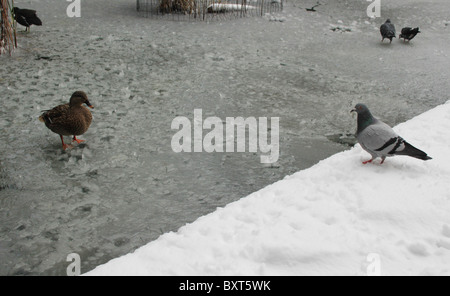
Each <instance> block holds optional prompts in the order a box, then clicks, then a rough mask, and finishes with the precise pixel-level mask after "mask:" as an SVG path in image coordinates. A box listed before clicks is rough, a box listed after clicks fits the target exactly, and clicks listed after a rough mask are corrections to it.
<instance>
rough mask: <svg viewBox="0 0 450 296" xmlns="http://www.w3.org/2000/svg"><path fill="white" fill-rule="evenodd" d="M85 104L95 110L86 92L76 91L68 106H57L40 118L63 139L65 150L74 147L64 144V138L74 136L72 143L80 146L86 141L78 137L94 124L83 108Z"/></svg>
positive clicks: (88, 113) (88, 112)
mask: <svg viewBox="0 0 450 296" xmlns="http://www.w3.org/2000/svg"><path fill="white" fill-rule="evenodd" d="M83 104H86V105H87V106H88V107H90V108H94V106H92V105H91V103H90V102H89V100H88V98H87V95H86V93H85V92H83V91H76V92H74V93H73V94H72V96H71V97H70V101H69V103H68V104H64V105H59V106H56V107H55V108H53V109H51V110H48V111H45V112H44V113H43V114H42V115H41V116H40V117H39V120H40V121H42V122H44V123H45V126H46V127H47V128H49V129H50V130H51V131H52V132H54V133H56V134H58V135H59V136H60V137H61V142H62V148H63V150H66V148H68V147H72V145H70V144H69V145H68V144H65V143H64V139H63V136H73V140H72V142H74V141H76V142H77V143H78V144H79V143H81V142H84V140H79V139H77V136H79V135H82V134H84V133H85V132H86V131H87V130H88V128H89V126H90V125H91V122H92V114H91V112H90V111H89V110H88V109H87V108H85V107H83V106H82V105H83Z"/></svg>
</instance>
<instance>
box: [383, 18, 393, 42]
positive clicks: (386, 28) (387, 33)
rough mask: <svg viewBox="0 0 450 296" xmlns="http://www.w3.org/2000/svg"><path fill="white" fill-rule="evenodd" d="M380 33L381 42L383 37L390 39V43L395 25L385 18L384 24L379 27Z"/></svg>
mask: <svg viewBox="0 0 450 296" xmlns="http://www.w3.org/2000/svg"><path fill="white" fill-rule="evenodd" d="M380 33H381V36H382V37H383V39H381V42H383V41H384V39H385V38H387V39H389V40H391V42H390V43H392V38H395V26H394V25H393V24H392V23H391V20H390V19H387V20H386V22H385V23H384V24H382V25H381V27H380Z"/></svg>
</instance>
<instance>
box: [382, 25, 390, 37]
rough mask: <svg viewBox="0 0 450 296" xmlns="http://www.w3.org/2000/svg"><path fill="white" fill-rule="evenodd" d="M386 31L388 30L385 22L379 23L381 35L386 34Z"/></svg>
mask: <svg viewBox="0 0 450 296" xmlns="http://www.w3.org/2000/svg"><path fill="white" fill-rule="evenodd" d="M387 32H388V28H387V26H386V24H383V25H381V27H380V33H381V36H383V37H384V36H386V34H387Z"/></svg>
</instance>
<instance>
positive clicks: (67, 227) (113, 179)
mask: <svg viewBox="0 0 450 296" xmlns="http://www.w3.org/2000/svg"><path fill="white" fill-rule="evenodd" d="M323 2H324V4H323V5H321V6H320V7H319V8H317V10H318V11H317V12H316V13H309V12H306V11H305V10H304V9H302V8H300V6H302V5H303V3H302V1H288V3H287V4H286V5H287V7H285V8H286V9H285V12H283V13H277V14H275V15H274V16H273V17H272V16H266V17H261V18H243V19H236V18H233V19H230V20H223V21H216V22H210V23H203V22H188V21H183V22H177V21H172V20H163V19H151V18H143V17H139V16H138V14H137V13H136V11H135V2H134V1H130V0H118V1H108V0H98V1H84V2H82V17H81V18H68V17H67V15H66V7H67V5H68V2H65V1H57V2H55V1H50V0H40V1H31V2H30V1H28V2H25V1H24V2H17V5H18V6H19V5H22V4H23V5H22V6H23V7H25V6H27V7H29V8H36V9H37V10H38V15H39V16H40V17H41V19H42V20H43V23H44V25H43V26H42V27H33V28H32V30H31V33H30V34H23V33H19V34H18V35H19V49H18V50H17V51H16V52H15V53H14V55H13V56H12V57H8V56H4V55H2V56H1V57H0V88H1V90H2V91H1V94H0V96H1V97H0V106H1V108H0V129H1V131H2V133H1V134H0V142H1V145H0V165H1V167H0V181H1V183H0V237H1V240H0V258H1V260H0V274H2V275H9V274H65V270H66V266H67V262H66V261H65V260H66V256H67V255H68V254H70V253H73V252H76V253H79V254H80V256H81V258H82V270H83V272H85V271H87V270H90V269H92V268H94V267H95V266H97V265H99V264H102V263H104V262H106V261H108V260H109V259H111V258H114V257H117V256H120V255H123V254H126V253H128V252H130V251H133V250H134V249H136V248H137V247H139V246H141V245H143V244H145V243H147V242H149V241H152V240H154V239H156V238H158V237H159V236H160V235H161V234H163V233H166V232H169V231H174V230H177V229H178V228H179V227H181V226H182V225H184V224H186V223H189V222H192V221H194V220H195V219H197V218H198V217H199V216H202V215H205V214H207V213H210V212H212V211H214V210H215V209H216V208H217V207H222V206H224V205H226V204H228V203H230V202H232V201H235V200H238V199H239V198H241V197H243V196H246V195H248V194H250V193H251V192H254V191H256V190H258V189H261V188H263V187H265V186H266V185H268V184H271V183H273V182H275V181H277V180H280V179H282V178H283V177H284V176H286V175H290V174H292V173H294V172H296V171H298V170H300V169H303V168H307V167H309V166H311V165H313V164H315V163H317V162H318V161H319V160H321V159H323V158H325V157H327V156H329V155H332V154H334V153H335V152H338V151H341V150H344V149H347V147H346V146H342V145H339V144H337V143H333V142H330V141H329V140H328V139H327V136H329V135H336V134H347V133H351V132H353V131H354V129H355V119H354V118H352V117H351V116H350V115H349V110H350V109H351V107H353V106H354V105H355V104H356V103H357V102H365V103H366V104H368V105H369V106H370V108H371V110H373V113H374V114H377V115H378V116H380V117H381V118H382V119H383V120H384V121H386V122H387V123H389V124H391V125H395V124H397V123H399V122H403V121H405V120H407V119H410V118H412V117H414V116H416V115H417V114H420V113H422V112H424V111H426V110H428V109H430V108H432V107H435V106H437V105H439V104H442V103H443V102H445V101H447V100H448V94H449V93H450V92H449V90H450V89H449V84H448V81H449V69H450V67H449V66H450V60H449V58H448V44H449V35H448V34H444V32H447V31H448V27H447V26H445V21H446V20H448V15H447V14H446V13H445V9H443V8H445V7H447V5H448V4H447V2H446V1H438V0H435V1H429V2H427V3H426V4H425V3H422V2H420V1H396V2H395V3H386V4H384V5H386V7H384V8H383V11H384V12H383V14H386V15H383V18H384V17H385V16H386V17H388V16H389V17H390V18H391V20H392V21H393V22H394V23H395V24H396V25H397V27H401V26H402V25H405V26H406V25H411V26H419V27H420V28H421V31H422V32H423V33H422V34H421V35H420V36H418V37H417V38H416V39H414V40H413V41H412V42H410V43H407V44H403V43H401V42H393V44H392V45H390V46H389V45H388V44H381V43H380V40H381V38H380V36H379V32H377V31H376V30H374V28H376V27H379V24H380V23H381V22H382V20H380V19H368V18H367V16H366V15H365V11H366V7H367V3H366V2H365V1H356V0H355V1H323ZM325 2H326V3H325ZM413 15H414V17H413ZM274 19H276V20H283V21H271V20H274ZM339 20H340V21H341V22H342V24H339V22H338V21H339ZM366 22H369V23H370V24H367V23H366ZM330 24H339V25H341V26H343V27H351V28H352V30H351V31H350V32H345V33H343V34H337V33H336V32H333V31H331V30H330ZM20 30H22V28H20ZM75 90H84V91H86V92H87V93H88V96H89V98H90V100H91V102H92V103H93V104H94V105H95V109H94V110H93V111H92V112H93V116H94V121H93V124H92V126H91V128H90V129H89V130H88V132H87V133H86V134H85V135H83V136H81V137H80V138H81V139H85V140H86V142H85V143H83V144H80V145H78V146H77V147H76V148H74V149H72V150H69V151H66V152H62V151H61V144H60V140H59V137H58V136H57V135H56V134H53V133H52V132H50V131H49V130H48V129H46V128H45V126H44V125H43V124H42V123H40V122H39V121H38V120H37V118H38V116H39V115H40V113H41V112H42V111H43V110H46V109H49V108H51V107H53V106H55V105H57V104H60V103H64V102H67V100H68V98H69V97H70V95H71V93H72V92H73V91H75ZM195 108H202V109H203V113H204V116H217V117H219V118H222V119H224V118H225V117H237V116H242V117H250V116H251V117H259V116H264V117H280V147H281V151H280V159H279V161H278V162H277V163H276V164H275V165H273V166H263V165H261V164H260V163H259V155H254V154H253V153H233V154H231V153H215V154H207V153H198V154H194V153H192V154H189V153H182V154H175V153H173V151H172V150H171V145H170V142H171V136H172V135H173V134H174V132H175V131H173V130H171V128H170V127H171V122H172V120H173V119H174V118H175V117H177V116H187V117H188V118H193V111H194V109H195ZM412 249H413V250H418V249H419V250H420V248H417V247H414V246H413V247H412Z"/></svg>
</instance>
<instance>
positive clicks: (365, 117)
mask: <svg viewBox="0 0 450 296" xmlns="http://www.w3.org/2000/svg"><path fill="white" fill-rule="evenodd" d="M351 112H356V113H357V114H358V128H357V131H356V138H357V139H358V142H359V144H360V145H361V147H362V148H363V149H364V150H366V151H367V152H369V153H370V155H372V159H370V160H368V161H365V162H363V164H367V163H369V162H372V161H373V160H374V159H376V158H377V157H381V163H383V162H384V160H385V159H386V157H390V156H395V155H407V156H411V157H415V158H418V159H421V160H429V159H432V158H431V157H429V156H428V155H427V154H426V153H425V152H423V151H421V150H419V149H417V148H415V147H414V146H412V145H411V144H409V143H408V142H406V141H405V140H403V138H402V137H400V136H399V135H397V134H396V133H395V132H394V130H393V129H392V128H391V127H390V126H389V125H387V124H386V123H384V122H382V121H381V120H378V119H376V118H375V117H373V116H372V114H371V113H370V111H369V108H367V106H366V105H364V104H357V105H356V106H355V109H353V110H351Z"/></svg>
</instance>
